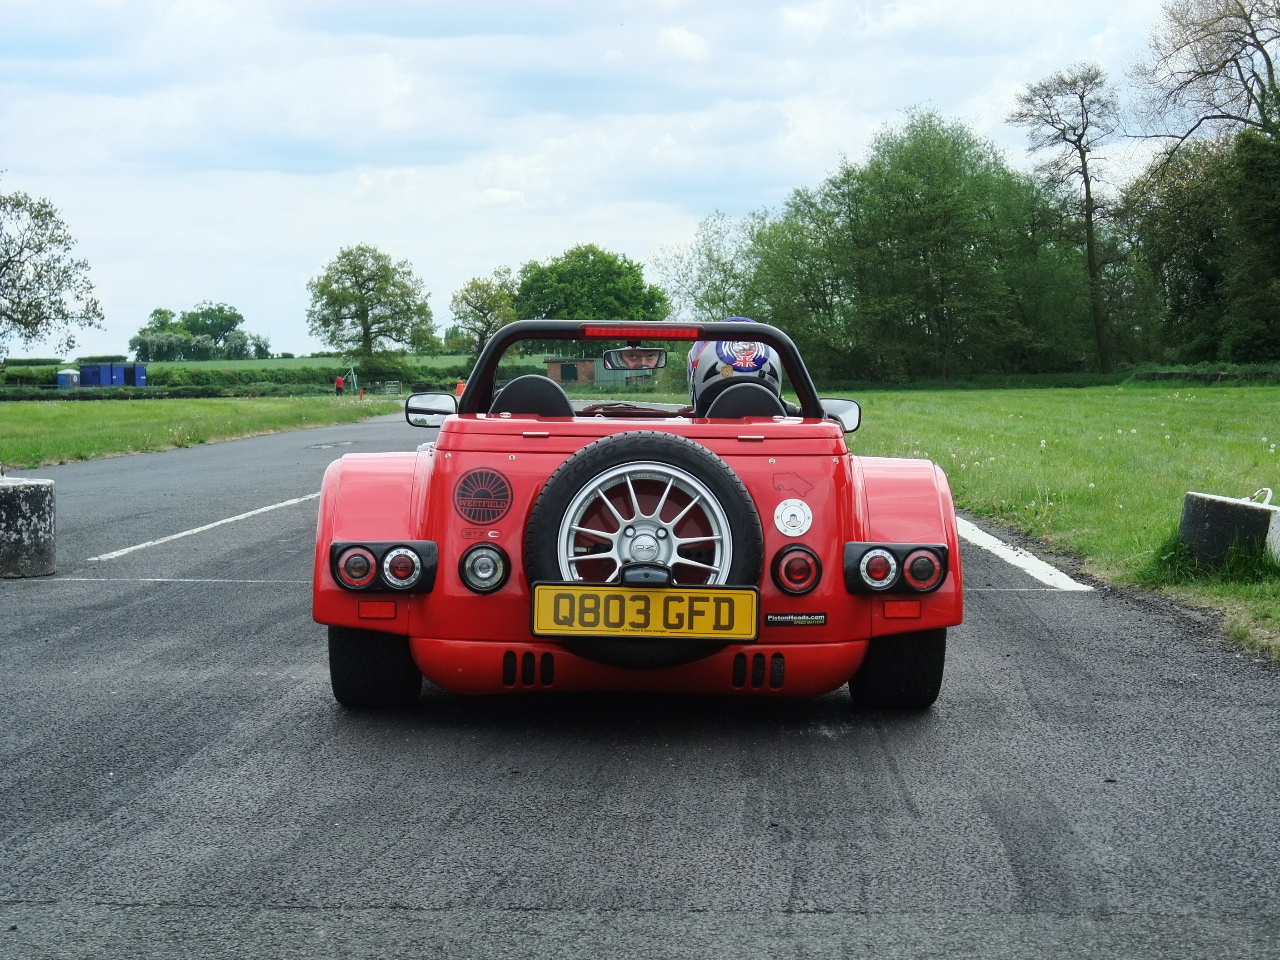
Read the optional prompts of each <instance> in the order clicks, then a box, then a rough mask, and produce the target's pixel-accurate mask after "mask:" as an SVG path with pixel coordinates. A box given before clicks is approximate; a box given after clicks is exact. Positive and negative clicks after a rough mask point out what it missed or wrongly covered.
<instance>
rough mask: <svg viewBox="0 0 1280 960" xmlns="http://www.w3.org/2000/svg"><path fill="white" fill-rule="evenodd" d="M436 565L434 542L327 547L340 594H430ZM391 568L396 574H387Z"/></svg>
mask: <svg viewBox="0 0 1280 960" xmlns="http://www.w3.org/2000/svg"><path fill="white" fill-rule="evenodd" d="M439 563H440V550H439V548H438V547H437V546H436V543H435V541H434V540H398V541H385V540H383V541H377V540H373V541H364V542H362V543H352V542H351V541H337V542H335V543H331V544H330V545H329V569H330V572H331V573H332V574H333V579H334V581H335V582H336V583H337V584H338V586H340V587H342V588H343V589H344V590H353V591H358V592H363V593H369V592H378V591H381V592H388V591H394V592H396V593H430V592H431V591H432V590H433V589H434V588H435V585H436V568H437V567H438V566H439ZM365 564H367V565H368V569H366V567H365ZM393 566H394V567H395V569H396V571H397V572H396V573H392V572H391V568H392V567H393Z"/></svg>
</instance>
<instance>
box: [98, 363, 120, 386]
mask: <svg viewBox="0 0 1280 960" xmlns="http://www.w3.org/2000/svg"><path fill="white" fill-rule="evenodd" d="M102 385H103V386H104V387H123V386H124V364H123V363H108V364H103V367H102Z"/></svg>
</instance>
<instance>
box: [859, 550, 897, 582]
mask: <svg viewBox="0 0 1280 960" xmlns="http://www.w3.org/2000/svg"><path fill="white" fill-rule="evenodd" d="M858 572H859V573H860V574H862V582H863V583H865V584H866V585H867V586H868V587H870V588H871V589H872V590H885V589H887V588H888V587H890V586H892V585H893V581H894V580H895V579H896V578H897V576H898V561H897V560H895V559H894V556H893V554H892V553H890V552H889V551H888V550H885V549H883V548H881V547H877V548H876V549H874V550H868V551H867V552H866V553H865V554H863V557H862V563H861V564H859V566H858Z"/></svg>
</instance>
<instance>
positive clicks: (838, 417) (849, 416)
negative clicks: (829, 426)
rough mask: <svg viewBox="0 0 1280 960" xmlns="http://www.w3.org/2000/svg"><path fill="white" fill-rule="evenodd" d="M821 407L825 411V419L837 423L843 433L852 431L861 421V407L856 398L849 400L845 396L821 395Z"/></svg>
mask: <svg viewBox="0 0 1280 960" xmlns="http://www.w3.org/2000/svg"><path fill="white" fill-rule="evenodd" d="M822 409H823V410H825V411H826V414H827V419H828V420H834V421H836V422H837V423H839V424H840V426H842V427H843V428H844V432H845V433H853V431H855V430H857V429H858V425H859V424H860V423H862V407H860V406H858V401H857V400H849V399H847V398H845V397H823V398H822Z"/></svg>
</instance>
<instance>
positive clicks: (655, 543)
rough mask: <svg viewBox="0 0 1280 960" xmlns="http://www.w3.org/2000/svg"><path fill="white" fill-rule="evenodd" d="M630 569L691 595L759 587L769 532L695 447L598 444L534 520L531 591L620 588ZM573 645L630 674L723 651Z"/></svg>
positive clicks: (642, 439) (626, 437)
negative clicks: (577, 584)
mask: <svg viewBox="0 0 1280 960" xmlns="http://www.w3.org/2000/svg"><path fill="white" fill-rule="evenodd" d="M632 562H640V563H654V564H660V565H662V566H665V567H667V568H668V569H669V570H670V571H671V578H672V582H673V583H675V584H678V585H683V586H693V585H703V584H705V585H708V586H726V585H727V586H758V585H759V583H760V575H761V571H762V570H763V566H764V531H763V529H762V528H761V525H760V514H759V513H758V512H757V510H756V506H755V503H754V502H753V501H752V499H751V495H750V494H749V493H748V492H747V488H746V487H745V486H744V485H743V483H742V481H741V480H740V479H739V478H738V475H737V474H735V473H734V472H733V470H732V468H730V467H729V465H728V464H727V463H725V462H724V461H723V460H721V459H720V458H719V457H718V456H716V455H715V454H714V453H712V452H711V451H710V450H708V449H707V448H706V447H704V446H702V445H701V444H699V443H696V442H695V441H693V440H689V439H688V438H686V437H680V436H676V435H673V434H669V433H658V432H656V431H652V430H635V431H628V432H626V433H618V434H614V435H613V436H611V437H605V438H603V439H601V440H596V441H595V442H593V443H590V444H588V445H587V446H585V447H583V448H582V449H581V450H579V451H578V452H577V453H575V454H573V455H572V456H571V457H569V459H567V460H566V461H565V462H564V463H563V464H561V465H560V468H559V469H558V470H556V472H555V473H553V474H552V475H551V479H550V480H548V481H547V484H546V486H545V487H544V488H543V491H542V495H541V496H540V497H539V498H538V502H537V503H536V504H535V505H534V508H533V513H532V514H531V515H530V517H529V526H528V529H527V530H526V532H525V571H526V574H527V576H528V578H529V582H530V583H531V584H532V583H534V582H537V581H569V580H580V581H584V582H587V583H609V582H611V581H612V582H616V581H617V580H618V577H619V573H620V570H621V568H622V565H623V564H626V563H632ZM565 645H566V646H568V647H569V648H570V649H572V650H573V651H574V652H575V653H578V654H580V655H582V656H585V657H589V658H591V659H593V660H597V661H599V662H602V663H609V664H613V665H615V666H624V667H668V666H675V665H678V664H682V663H690V662H692V661H694V660H698V659H700V658H702V657H705V656H707V655H709V654H711V653H714V652H715V651H716V650H718V649H720V645H719V644H716V643H706V642H679V641H674V642H672V641H652V640H636V639H630V638H621V637H614V638H609V637H600V638H592V639H590V640H575V641H573V642H568V641H566V644H565Z"/></svg>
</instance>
